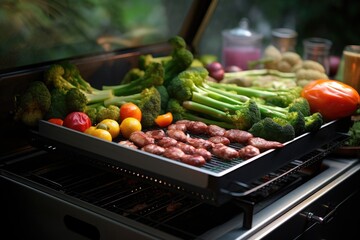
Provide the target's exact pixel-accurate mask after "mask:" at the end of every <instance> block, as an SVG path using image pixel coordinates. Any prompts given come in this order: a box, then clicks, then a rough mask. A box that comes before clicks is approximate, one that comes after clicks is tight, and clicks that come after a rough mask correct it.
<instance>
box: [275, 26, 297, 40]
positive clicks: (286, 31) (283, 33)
mask: <svg viewBox="0 0 360 240" xmlns="http://www.w3.org/2000/svg"><path fill="white" fill-rule="evenodd" d="M271 33H272V35H273V37H277V38H296V37H297V32H296V31H294V30H292V29H290V28H276V29H273V30H272V32H271Z"/></svg>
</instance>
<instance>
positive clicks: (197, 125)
mask: <svg viewBox="0 0 360 240" xmlns="http://www.w3.org/2000/svg"><path fill="white" fill-rule="evenodd" d="M186 129H187V130H188V131H189V132H190V133H192V134H206V133H207V131H208V126H207V124H205V123H203V122H199V121H191V122H190V124H187V125H186Z"/></svg>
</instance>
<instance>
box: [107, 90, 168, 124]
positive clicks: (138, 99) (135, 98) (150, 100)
mask: <svg viewBox="0 0 360 240" xmlns="http://www.w3.org/2000/svg"><path fill="white" fill-rule="evenodd" d="M126 102H132V103H134V104H136V105H137V106H138V107H139V108H140V110H141V113H142V118H141V125H142V126H143V127H150V126H153V125H154V120H155V118H156V117H157V116H158V115H159V114H160V111H161V97H160V93H159V91H158V90H157V89H156V88H155V87H150V88H145V89H143V90H142V91H141V92H140V93H135V94H132V95H127V96H114V97H112V98H110V99H108V100H106V101H105V102H104V105H105V106H109V105H115V106H119V107H120V106H121V105H123V104H124V103H126Z"/></svg>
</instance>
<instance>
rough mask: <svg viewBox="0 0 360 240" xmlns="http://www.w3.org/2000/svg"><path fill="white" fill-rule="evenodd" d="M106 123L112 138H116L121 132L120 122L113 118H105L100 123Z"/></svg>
mask: <svg viewBox="0 0 360 240" xmlns="http://www.w3.org/2000/svg"><path fill="white" fill-rule="evenodd" d="M101 124H104V125H106V127H107V129H105V130H107V131H108V132H109V133H110V134H111V137H112V138H116V137H117V136H119V134H120V124H119V123H118V122H117V121H116V120H113V119H104V120H102V121H101V122H100V123H99V124H98V125H101Z"/></svg>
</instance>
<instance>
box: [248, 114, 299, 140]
mask: <svg viewBox="0 0 360 240" xmlns="http://www.w3.org/2000/svg"><path fill="white" fill-rule="evenodd" d="M249 132H250V133H251V134H253V135H254V136H256V137H261V138H264V139H266V140H269V141H277V142H281V143H284V142H287V141H290V140H292V139H294V138H295V130H294V127H293V126H292V125H291V124H289V122H287V121H286V120H284V119H281V118H269V117H265V118H263V119H261V120H260V121H259V122H257V123H255V124H254V125H253V126H252V127H251V128H250V129H249Z"/></svg>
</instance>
